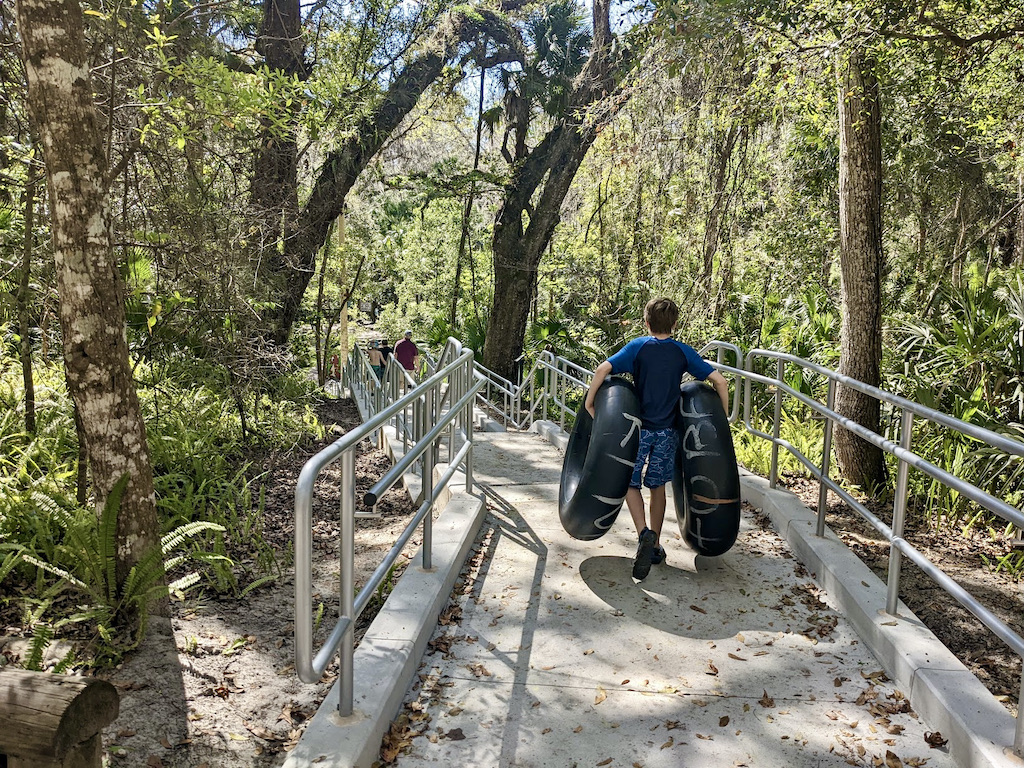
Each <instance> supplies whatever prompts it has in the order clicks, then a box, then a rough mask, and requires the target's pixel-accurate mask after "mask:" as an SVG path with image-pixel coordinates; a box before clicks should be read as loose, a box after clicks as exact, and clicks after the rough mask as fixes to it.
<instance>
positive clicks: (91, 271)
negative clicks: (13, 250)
mask: <svg viewBox="0 0 1024 768" xmlns="http://www.w3.org/2000/svg"><path fill="white" fill-rule="evenodd" d="M16 8H17V14H18V29H19V32H20V34H21V42H22V55H23V59H24V62H25V71H26V75H27V79H28V105H29V111H30V116H31V120H32V123H33V127H34V133H35V135H37V136H39V137H40V139H41V145H42V150H43V153H42V154H43V159H44V161H45V165H46V177H47V187H48V190H49V195H50V205H51V228H52V232H53V251H54V261H55V262H56V267H57V289H58V292H59V294H60V320H61V331H62V335H63V343H64V362H65V366H66V369H67V383H68V390H69V391H70V393H71V397H72V398H73V400H74V402H75V406H76V407H77V409H78V413H79V415H80V417H81V422H82V429H83V431H84V433H85V438H86V448H87V452H88V456H89V467H90V471H91V473H92V485H93V492H94V497H95V503H96V510H97V513H99V512H100V511H102V509H103V506H104V504H105V503H106V501H107V498H108V497H109V495H110V491H111V489H112V488H113V487H114V485H115V483H117V481H118V480H119V479H120V478H121V477H123V476H124V475H125V474H127V475H128V476H129V482H128V486H127V489H126V490H125V492H124V495H123V496H122V499H121V506H120V513H119V515H118V520H117V554H116V558H117V568H116V578H117V582H118V585H119V586H120V585H122V584H123V583H124V579H125V577H126V576H127V574H128V571H129V569H130V568H131V567H132V565H134V564H135V563H137V562H138V561H139V560H140V559H141V558H142V557H143V556H144V555H145V554H146V553H147V552H148V551H150V550H151V549H152V548H153V547H155V546H158V544H159V527H158V525H157V516H156V503H155V499H154V492H153V474H152V468H151V466H150V461H149V449H148V447H147V445H146V428H145V424H144V423H143V420H142V415H141V413H140V409H139V400H138V396H137V395H136V392H135V387H134V384H133V382H132V369H131V365H130V364H129V360H128V342H127V336H126V330H125V310H124V290H123V286H122V284H121V276H120V273H119V272H118V268H117V264H116V262H115V260H114V253H113V246H112V240H113V237H112V224H111V210H110V201H109V194H108V192H109V181H108V179H107V178H106V175H107V173H108V164H107V158H106V155H105V152H104V149H103V136H102V131H101V121H100V117H99V115H98V114H97V111H96V109H95V106H94V103H93V91H92V87H91V84H90V77H89V62H88V58H87V51H86V38H85V29H84V23H83V17H82V9H81V7H80V6H79V4H78V2H77V0H18V1H17V5H16Z"/></svg>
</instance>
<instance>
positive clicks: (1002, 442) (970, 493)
mask: <svg viewBox="0 0 1024 768" xmlns="http://www.w3.org/2000/svg"><path fill="white" fill-rule="evenodd" d="M759 360H766V361H774V362H775V375H774V376H768V375H763V374H758V373H755V370H754V369H755V367H756V365H757V361H759ZM787 366H797V367H799V369H800V370H801V372H804V371H806V372H809V373H812V374H815V375H818V376H821V377H824V379H825V380H826V381H827V393H826V395H825V402H821V401H819V400H817V399H815V398H813V397H811V396H809V395H807V394H805V393H803V392H801V391H799V390H797V389H795V388H793V387H791V386H789V385H788V384H787V383H786V372H787ZM721 369H722V370H729V371H730V372H732V373H734V374H736V375H739V376H742V377H743V382H744V390H743V412H744V420H743V424H744V427H745V428H746V430H747V431H748V432H750V433H751V434H753V435H756V436H758V437H761V438H764V439H766V440H769V441H771V443H772V453H771V463H770V469H769V477H768V481H769V484H770V485H771V487H772V488H774V487H775V486H776V484H777V483H778V466H779V464H778V451H779V448H784V449H786V450H787V451H788V452H789V453H790V454H791V455H793V456H794V457H795V458H796V459H797V461H799V462H800V463H801V464H802V465H803V466H804V467H805V468H806V469H807V470H808V472H810V473H811V474H812V475H813V476H814V477H816V478H818V480H819V481H820V485H819V493H818V509H817V515H818V518H817V529H816V534H817V535H818V536H823V535H824V533H825V512H826V510H827V493H828V491H829V490H831V491H833V492H834V493H835V494H836V495H837V496H839V497H840V498H841V499H842V500H843V501H844V502H845V503H846V504H847V505H848V506H849V507H850V508H851V509H853V510H854V511H856V512H857V513H858V514H859V515H860V516H861V517H862V518H863V519H864V520H865V521H867V522H868V523H869V524H870V525H871V526H872V527H873V528H874V529H875V530H876V531H878V533H880V534H881V535H882V536H883V537H884V538H885V539H886V540H887V541H888V542H889V572H888V576H887V583H886V605H885V610H886V612H887V613H889V614H891V615H894V616H895V615H896V613H897V606H898V602H899V589H900V575H901V567H902V558H903V557H906V558H907V559H909V560H910V561H911V562H913V563H914V564H915V565H916V566H917V567H918V568H920V569H921V571H922V572H923V573H925V574H926V575H927V576H928V577H929V578H931V579H932V581H934V582H935V584H937V585H938V586H939V587H940V588H942V590H943V591H945V592H946V593H947V594H949V595H950V596H951V597H952V598H954V599H955V600H956V601H957V602H958V603H960V605H962V606H963V607H964V608H966V609H967V610H968V611H970V612H971V614H972V615H973V616H974V617H975V618H977V619H978V620H979V621H980V622H981V623H982V624H983V625H984V626H985V627H986V628H987V629H988V630H989V631H990V632H992V633H993V634H995V635H996V636H997V637H998V638H999V639H1000V640H1002V641H1003V642H1004V643H1006V645H1007V646H1008V647H1009V648H1010V649H1011V650H1012V651H1013V652H1014V653H1016V654H1017V655H1019V656H1021V657H1022V658H1024V637H1022V636H1021V635H1020V634H1019V633H1017V632H1016V631H1015V630H1014V629H1013V628H1012V627H1010V626H1009V625H1008V624H1007V623H1006V622H1004V621H1003V620H1002V619H1000V618H999V617H998V616H996V615H995V614H994V613H993V612H992V611H990V610H989V609H988V608H986V607H985V606H984V605H983V604H982V603H981V602H980V601H979V600H978V599H977V598H976V597H974V596H973V595H972V594H971V593H970V592H968V591H967V590H966V589H964V588H963V587H962V586H960V584H958V583H957V582H956V581H954V580H953V579H952V578H951V577H950V576H949V575H948V574H946V573H945V572H944V571H942V570H941V569H940V568H939V567H938V566H937V565H935V563H933V562H932V561H931V560H929V559H928V557H927V556H926V555H925V554H924V553H923V552H921V551H920V550H919V549H917V548H916V547H914V545H912V544H911V543H910V542H908V541H907V540H906V539H905V538H904V536H903V534H904V527H905V524H906V513H907V502H908V499H909V473H910V469H911V468H913V469H916V470H918V471H920V472H923V473H925V474H926V475H928V476H929V477H931V478H933V479H934V480H936V481H938V482H939V483H941V484H942V485H944V486H945V487H946V488H949V489H950V490H953V491H955V492H957V493H959V494H961V495H963V496H964V497H965V498H968V499H970V500H971V501H973V502H975V503H976V504H979V505H980V506H982V507H983V508H985V509H987V510H988V511H989V512H991V513H993V514H994V515H996V516H998V517H1000V518H1001V519H1003V520H1005V521H1006V522H1008V523H1012V524H1013V525H1014V526H1015V527H1017V528H1018V530H1019V529H1021V528H1024V514H1022V513H1021V511H1020V510H1019V509H1017V508H1016V507H1013V506H1011V505H1010V504H1007V503H1006V502H1005V501H1004V500H1002V499H1000V498H997V497H995V496H993V495H991V494H990V493H988V492H987V491H985V490H983V489H981V488H978V487H977V486H975V485H974V484H972V483H970V482H968V481H966V480H964V479H962V478H960V477H957V476H956V475H954V474H952V473H950V472H948V471H946V470H945V469H942V468H941V467H938V466H936V465H935V464H932V463H931V462H929V461H927V460H926V459H924V458H922V457H921V456H919V455H917V454H916V453H914V452H913V450H912V447H913V437H914V422H915V419H918V420H921V421H925V422H930V423H932V424H935V425H939V426H941V427H944V428H946V429H950V430H953V431H954V432H958V433H960V434H962V435H965V436H967V437H970V438H972V439H974V440H977V441H979V442H981V443H984V444H986V445H989V446H991V447H992V448H996V449H998V450H1000V451H1003V452H1004V453H1006V454H1009V455H1011V456H1017V457H1021V458H1024V443H1021V442H1019V441H1017V440H1013V439H1012V438H1009V437H1006V436H1005V435H1000V434H999V433H997V432H993V431H991V430H989V429H985V428H984V427H979V426H977V425H975V424H969V423H967V422H965V421H961V420H960V419H957V418H954V417H952V416H949V415H947V414H944V413H942V412H940V411H936V410H934V409H932V408H928V407H926V406H923V405H920V404H918V403H915V402H913V401H911V400H907V399H905V398H902V397H899V396H898V395H893V394H891V393H889V392H886V391H885V390H882V389H878V388H877V387H872V386H869V385H867V384H864V383H862V382H860V381H857V380H856V379H851V378H849V377H848V376H843V375H841V374H839V373H837V372H836V371H833V370H831V369H829V368H825V367H823V366H820V365H817V364H815V363H812V362H810V361H808V360H804V359H802V358H799V357H795V356H794V355H788V354H785V353H782V352H775V351H772V350H766V349H754V350H751V351H750V352H748V353H747V356H746V362H745V365H744V367H743V370H739V369H738V368H729V367H724V366H723V367H721ZM754 384H761V385H764V386H767V387H771V388H772V389H773V390H774V407H773V415H772V419H771V432H770V433H769V432H765V431H763V430H761V429H758V428H757V427H756V426H755V425H754V423H753V419H754V417H755V416H754V408H753V407H752V388H753V386H754ZM838 386H843V387H847V388H849V389H852V390H856V391H857V392H860V393H862V394H864V395H867V396H868V397H872V398H874V399H876V400H878V401H879V402H880V403H881V404H882V405H883V406H884V407H887V408H889V409H891V410H892V411H893V412H894V414H895V413H897V412H898V413H899V416H900V428H899V442H898V443H896V442H894V441H892V440H889V439H887V438H885V437H883V436H882V435H879V434H877V433H875V432H873V431H871V430H870V429H867V428H866V427H863V426H861V425H860V424H858V423H856V422H855V421H852V420H851V419H849V418H847V417H845V416H842V415H840V414H839V413H836V411H835V410H834V407H835V396H836V388H837V387H838ZM787 397H788V398H792V399H794V400H796V401H798V402H800V403H802V404H803V405H804V406H806V407H807V408H809V409H810V410H811V412H812V413H813V414H814V417H816V418H819V419H821V420H822V421H823V430H822V448H821V456H822V459H821V465H820V466H818V465H817V464H815V463H814V461H812V460H811V459H809V458H808V457H807V456H806V455H804V454H803V453H802V452H801V451H800V450H799V449H798V448H797V447H796V446H794V445H793V444H792V443H791V442H789V441H788V440H785V439H784V438H783V437H782V436H781V425H782V413H783V401H784V399H785V398H787ZM836 425H838V426H839V427H842V428H843V429H846V430H849V431H850V432H852V433H853V434H855V435H857V436H858V437H860V438H862V439H863V440H865V441H866V442H868V443H870V444H871V445H874V446H876V447H878V448H879V449H881V450H882V451H883V452H885V453H887V454H889V455H891V456H894V457H895V458H896V460H897V471H896V487H895V493H894V497H893V510H892V525H891V526H889V525H887V524H886V523H885V522H884V521H882V520H881V519H879V518H878V516H877V515H875V514H874V513H873V512H871V510H870V509H868V508H867V507H866V506H865V505H864V504H863V503H861V502H860V501H859V500H858V499H857V498H855V497H854V496H853V495H851V494H850V493H849V492H848V491H847V490H846V489H845V488H843V487H842V486H841V485H840V484H839V483H837V482H836V481H835V480H833V479H832V478H831V476H830V457H831V453H832V437H833V431H834V427H835V426H836ZM1022 702H1024V676H1022V679H1021V687H1020V692H1019V694H1018V701H1017V706H1018V716H1017V725H1016V731H1015V735H1014V744H1013V750H1014V752H1015V753H1016V754H1018V755H1024V718H1022V717H1021V715H1020V705H1021V703H1022Z"/></svg>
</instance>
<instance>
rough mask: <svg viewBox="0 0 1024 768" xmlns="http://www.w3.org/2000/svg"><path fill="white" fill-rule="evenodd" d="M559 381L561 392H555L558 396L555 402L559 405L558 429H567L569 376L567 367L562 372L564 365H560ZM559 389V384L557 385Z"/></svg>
mask: <svg viewBox="0 0 1024 768" xmlns="http://www.w3.org/2000/svg"><path fill="white" fill-rule="evenodd" d="M558 373H559V376H558V381H559V382H560V383H561V392H559V391H558V390H557V389H556V390H555V393H556V396H555V401H556V402H558V403H559V406H558V428H559V429H565V377H566V376H567V375H568V369H567V367H566V368H565V370H562V364H560V362H559V364H558ZM555 386H556V387H557V384H556V385H555Z"/></svg>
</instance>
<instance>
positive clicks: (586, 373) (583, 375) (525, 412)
mask: <svg viewBox="0 0 1024 768" xmlns="http://www.w3.org/2000/svg"><path fill="white" fill-rule="evenodd" d="M699 351H700V354H701V355H702V356H703V355H707V354H708V353H714V354H715V355H716V357H717V363H716V366H717V367H719V368H721V370H723V371H729V370H736V369H739V368H742V365H743V353H742V352H741V351H740V349H739V347H737V346H736V345H734V344H728V343H726V342H724V341H713V342H710V343H708V344H706V345H705V346H704V347H702V348H701V349H700V350H699ZM727 355H732V361H733V362H734V363H735V366H733V367H732V368H729V367H728V366H725V365H724V362H725V360H726V357H727ZM476 371H477V374H478V375H479V376H481V377H483V378H484V379H485V381H486V383H485V384H484V388H483V389H482V390H481V392H480V395H479V396H478V398H477V405H479V406H480V407H482V408H484V409H486V410H488V411H490V412H491V414H492V415H497V416H498V417H499V418H500V419H501V421H502V423H503V424H504V425H505V427H512V428H514V429H526V428H528V427H529V426H530V425H531V424H532V423H533V422H534V420H535V419H536V418H540V419H544V420H549V419H550V420H552V421H557V422H558V425H559V426H560V427H561V428H562V429H565V427H566V425H567V424H568V425H571V424H572V422H573V420H574V419H575V418H576V411H577V410H578V407H579V403H578V402H575V401H572V400H570V393H571V392H576V393H577V395H579V396H580V397H578V398H577V399H578V400H579V402H582V397H581V396H582V395H583V394H584V393H586V391H587V389H588V388H589V386H590V380H591V379H592V378H593V376H594V372H593V371H591V370H589V369H587V368H584V367H583V366H581V365H577V364H576V363H574V362H572V361H571V360H569V359H567V358H564V357H558V356H556V355H554V354H552V353H551V352H546V351H545V352H542V353H541V354H540V355H539V356H538V358H537V360H536V361H535V362H534V364H533V366H532V367H531V368H530V370H529V372H527V374H526V375H525V376H523V380H522V382H521V383H520V384H518V385H515V384H513V383H512V382H511V381H509V380H508V379H506V378H503V377H501V376H499V375H498V374H496V373H494V372H493V371H491V370H489V369H487V368H485V367H484V366H483V365H481V364H480V363H479V362H478V363H476ZM738 392H739V388H738V387H737V388H736V389H734V390H733V393H734V394H733V395H732V396H731V398H732V401H731V407H730V408H729V421H730V422H734V421H736V419H737V418H738V417H739V408H740V398H739V395H738ZM499 404H500V405H499ZM538 411H539V414H538Z"/></svg>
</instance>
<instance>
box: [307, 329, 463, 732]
mask: <svg viewBox="0 0 1024 768" xmlns="http://www.w3.org/2000/svg"><path fill="white" fill-rule="evenodd" d="M342 379H343V383H344V384H345V386H346V387H347V388H348V390H349V391H350V392H351V393H352V394H353V396H355V397H360V398H362V399H363V402H364V403H367V404H368V405H369V406H370V408H369V410H370V411H371V412H372V413H373V414H374V415H372V416H371V418H370V419H369V420H367V421H366V422H364V423H363V424H362V425H361V426H360V427H358V428H357V429H353V430H352V431H350V432H348V433H346V434H345V435H344V436H343V437H341V438H340V439H338V440H337V441H335V442H334V443H332V444H331V445H329V446H328V447H326V448H324V449H323V450H322V451H320V452H319V453H317V454H316V455H315V456H314V457H313V458H311V459H310V460H309V461H308V462H306V464H305V466H303V468H302V472H301V473H300V474H299V479H298V482H297V484H296V488H295V669H296V672H297V674H298V676H299V679H300V680H302V681H303V682H306V683H315V682H317V681H318V680H319V679H320V678H321V676H322V675H323V673H324V670H325V669H326V668H327V666H328V664H330V662H331V659H332V657H333V654H334V653H335V651H337V652H338V657H339V664H340V669H339V682H338V685H339V689H340V696H339V700H338V713H339V714H340V715H341V716H342V717H347V716H349V715H351V714H352V700H353V684H354V677H353V653H354V629H355V623H356V620H357V619H358V618H359V616H360V615H361V614H362V612H363V611H364V610H365V609H366V606H367V605H368V604H369V602H370V600H371V599H372V597H373V595H374V593H375V592H376V591H377V589H378V588H379V587H380V586H381V585H382V584H383V583H384V581H385V580H386V579H387V576H388V573H389V572H390V570H391V568H392V566H393V565H394V563H395V561H396V560H397V559H398V557H399V555H400V554H401V552H402V550H403V549H404V547H405V545H406V544H407V543H408V542H409V540H410V539H411V538H412V536H413V534H414V532H415V531H416V528H417V526H419V525H420V524H421V523H422V531H423V544H422V549H421V552H422V560H421V565H422V567H423V568H424V569H429V568H430V567H431V545H432V520H433V516H432V509H433V506H434V500H435V498H436V497H437V494H438V493H439V492H440V491H441V490H442V489H444V488H445V487H446V486H447V485H448V483H449V482H450V481H451V479H452V477H453V476H454V474H455V472H456V471H457V470H458V469H459V468H460V467H461V468H463V470H464V473H465V480H466V490H467V492H468V491H470V490H471V488H472V484H473V475H472V448H473V429H472V423H473V420H472V407H473V401H474V400H475V398H476V396H477V392H478V390H479V389H480V387H481V386H483V381H482V380H481V379H479V378H478V377H477V376H476V374H475V373H474V370H473V353H472V351H463V350H462V345H461V344H460V343H459V342H458V341H456V340H455V339H449V343H448V345H447V346H446V348H445V351H444V353H442V356H441V358H440V359H439V361H438V365H437V368H436V372H435V373H433V374H432V375H431V376H429V377H428V378H427V379H425V380H424V381H423V382H422V383H419V384H417V383H416V381H415V380H414V379H413V377H412V376H410V375H409V373H408V372H407V371H405V369H404V368H402V366H401V365H397V364H388V366H387V368H386V369H385V376H384V379H383V381H378V379H377V375H376V373H375V372H374V371H373V369H372V368H371V367H370V364H369V361H368V360H367V358H366V355H365V354H364V353H363V352H362V350H361V349H359V348H358V347H357V348H356V349H355V350H353V352H352V354H351V355H350V356H349V359H348V364H347V365H346V368H345V371H344V373H343V377H342ZM388 425H391V426H393V427H394V429H395V430H396V432H397V436H398V437H399V438H400V439H401V440H402V442H403V445H404V448H405V450H404V455H403V456H402V457H401V458H400V459H399V460H398V461H397V462H396V463H395V465H394V466H393V467H392V468H391V470H389V471H388V472H387V473H386V474H385V475H384V477H382V478H381V479H380V480H379V481H377V483H375V484H374V485H373V487H372V488H371V489H370V490H369V491H368V492H367V493H366V494H365V495H364V497H363V502H364V503H365V504H367V505H369V506H372V505H374V504H376V502H377V499H379V498H380V496H381V495H382V494H383V493H384V492H385V491H386V490H387V489H388V488H390V487H391V486H392V485H394V484H395V483H397V482H399V480H400V479H401V477H402V475H403V473H404V472H406V471H408V470H411V469H414V467H418V468H419V473H420V477H421V478H422V481H423V482H422V491H421V493H420V497H419V498H418V499H417V501H418V502H419V508H418V509H417V511H416V513H415V514H414V515H413V517H412V519H411V520H410V521H409V523H408V525H407V526H406V527H405V529H404V530H403V531H402V533H401V534H400V535H399V537H398V539H397V540H396V541H395V544H394V546H392V547H391V549H390V550H389V551H388V553H387V554H386V555H385V556H384V558H383V560H382V561H381V563H380V564H379V565H378V566H377V568H376V569H375V570H374V572H373V574H372V575H371V576H370V578H369V579H368V580H367V582H366V584H364V585H363V587H362V589H360V591H359V594H358V595H356V592H355V571H354V559H355V520H356V518H357V516H358V515H357V513H356V496H355V448H356V446H357V445H358V444H359V442H360V441H361V440H363V439H364V438H366V437H370V436H372V435H374V434H379V432H380V430H382V429H383V428H384V427H385V426H388ZM445 443H446V444H447V449H448V455H447V459H448V461H447V464H448V467H447V469H446V470H445V472H444V473H443V474H442V475H441V477H440V478H439V479H438V480H437V482H433V475H434V467H435V465H436V464H437V463H438V458H439V452H440V449H441V448H442V447H443V445H444V444H445ZM335 461H340V462H341V515H340V516H341V535H340V543H339V560H340V564H341V578H340V591H339V617H338V620H337V622H336V624H335V625H334V628H333V629H332V630H331V632H330V633H329V635H328V637H327V639H326V640H325V641H324V643H323V645H322V646H321V647H320V649H319V650H318V651H317V652H316V654H315V655H314V652H313V631H314V611H313V575H312V554H313V535H312V515H313V489H314V486H315V484H316V480H317V478H318V477H319V475H320V473H321V472H322V471H323V470H324V469H325V468H326V467H328V466H329V465H331V464H333V463H334V462H335Z"/></svg>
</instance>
